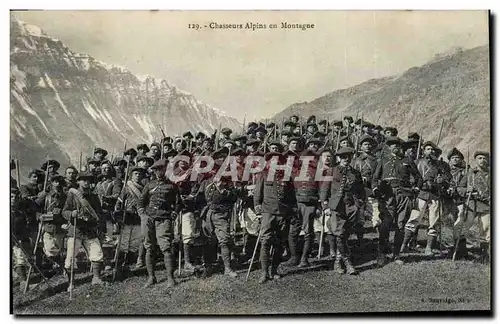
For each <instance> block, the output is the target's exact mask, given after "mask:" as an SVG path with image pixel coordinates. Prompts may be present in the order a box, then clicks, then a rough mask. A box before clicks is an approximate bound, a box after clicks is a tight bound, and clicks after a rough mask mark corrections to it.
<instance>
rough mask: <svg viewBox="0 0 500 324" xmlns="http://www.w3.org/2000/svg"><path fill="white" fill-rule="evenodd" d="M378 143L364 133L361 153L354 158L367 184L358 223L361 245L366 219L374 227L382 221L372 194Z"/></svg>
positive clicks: (354, 163) (364, 182) (353, 164)
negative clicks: (375, 150)
mask: <svg viewBox="0 0 500 324" xmlns="http://www.w3.org/2000/svg"><path fill="white" fill-rule="evenodd" d="M376 144H377V143H376V142H375V140H374V139H373V137H371V136H369V135H364V136H363V137H361V138H360V139H359V147H360V150H361V154H360V155H359V156H358V157H357V158H355V159H354V161H353V163H352V166H353V168H354V169H355V170H357V171H359V172H360V173H361V179H363V184H364V186H365V191H366V201H365V202H364V207H365V208H364V210H363V215H362V216H363V217H362V218H361V217H360V221H361V222H360V223H359V224H358V226H357V228H356V230H357V233H356V234H357V236H358V244H359V246H360V247H361V245H362V241H363V232H364V224H363V223H364V220H368V219H369V220H370V221H371V222H372V226H373V227H378V226H379V225H380V223H381V221H380V216H379V210H378V202H377V200H376V199H375V198H374V197H373V194H372V190H371V187H372V178H373V173H374V172H375V169H376V167H377V157H376V156H375V154H373V148H374V147H375V145H376Z"/></svg>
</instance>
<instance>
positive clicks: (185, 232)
mask: <svg viewBox="0 0 500 324" xmlns="http://www.w3.org/2000/svg"><path fill="white" fill-rule="evenodd" d="M177 156H179V157H181V156H184V157H186V158H189V159H190V160H192V156H191V154H190V153H189V152H188V151H187V150H184V151H182V152H180V153H179V154H178V155H177ZM174 175H175V176H176V177H178V178H179V177H182V176H184V177H185V178H184V179H183V180H181V181H179V182H177V183H176V185H177V186H178V187H179V193H180V197H181V199H182V210H181V212H180V213H179V215H180V217H181V220H182V222H181V233H182V245H183V248H184V270H188V271H192V270H194V266H193V263H192V260H193V259H192V258H193V255H192V250H193V243H194V234H195V230H196V220H195V216H194V213H195V209H196V201H195V197H196V192H197V191H198V187H199V186H198V184H197V183H196V182H192V181H190V169H189V163H187V162H186V161H184V160H179V161H178V162H177V167H176V168H175V169H174ZM178 221H179V219H178V220H177V222H178ZM179 239H181V238H179Z"/></svg>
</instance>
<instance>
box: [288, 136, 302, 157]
mask: <svg viewBox="0 0 500 324" xmlns="http://www.w3.org/2000/svg"><path fill="white" fill-rule="evenodd" d="M288 151H291V152H294V153H297V154H298V153H299V152H300V151H301V148H300V137H292V138H290V141H288Z"/></svg>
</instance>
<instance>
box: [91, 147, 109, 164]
mask: <svg viewBox="0 0 500 324" xmlns="http://www.w3.org/2000/svg"><path fill="white" fill-rule="evenodd" d="M107 155H108V151H106V150H105V149H103V148H100V147H98V148H96V149H95V150H94V157H93V158H94V160H97V161H99V162H102V161H104V159H105V158H106V156H107Z"/></svg>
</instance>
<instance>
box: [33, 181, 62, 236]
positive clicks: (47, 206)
mask: <svg viewBox="0 0 500 324" xmlns="http://www.w3.org/2000/svg"><path fill="white" fill-rule="evenodd" d="M66 198H67V195H66V193H64V191H62V190H61V192H56V191H54V190H51V191H50V192H48V193H45V192H44V193H42V194H41V195H40V196H39V197H38V198H37V199H36V200H35V202H36V204H37V205H38V206H39V208H40V210H41V212H42V213H43V214H45V213H52V214H53V220H52V221H50V222H44V223H43V230H44V231H45V232H49V233H53V232H55V231H56V230H59V229H60V228H61V225H63V224H64V223H66V219H64V217H63V216H62V210H63V208H64V204H65V203H66Z"/></svg>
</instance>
